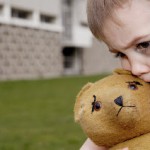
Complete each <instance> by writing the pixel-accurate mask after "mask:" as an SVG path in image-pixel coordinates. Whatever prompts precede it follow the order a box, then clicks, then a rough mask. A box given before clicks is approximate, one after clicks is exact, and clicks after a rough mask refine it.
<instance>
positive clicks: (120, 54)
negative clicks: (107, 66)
mask: <svg viewBox="0 0 150 150" xmlns="http://www.w3.org/2000/svg"><path fill="white" fill-rule="evenodd" d="M115 57H116V58H118V57H120V58H122V57H125V54H123V53H121V52H118V53H116V55H115Z"/></svg>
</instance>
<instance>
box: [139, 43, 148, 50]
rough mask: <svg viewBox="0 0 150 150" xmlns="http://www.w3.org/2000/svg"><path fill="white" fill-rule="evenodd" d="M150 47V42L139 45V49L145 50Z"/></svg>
mask: <svg viewBox="0 0 150 150" xmlns="http://www.w3.org/2000/svg"><path fill="white" fill-rule="evenodd" d="M149 46H150V42H143V43H139V44H137V48H138V49H145V48H148V47H149Z"/></svg>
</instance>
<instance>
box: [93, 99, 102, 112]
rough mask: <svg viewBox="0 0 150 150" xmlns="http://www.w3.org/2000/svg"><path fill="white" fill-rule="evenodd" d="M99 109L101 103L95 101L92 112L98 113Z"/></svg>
mask: <svg viewBox="0 0 150 150" xmlns="http://www.w3.org/2000/svg"><path fill="white" fill-rule="evenodd" d="M100 109H101V103H100V102H99V101H96V102H95V104H94V110H96V111H98V110H100Z"/></svg>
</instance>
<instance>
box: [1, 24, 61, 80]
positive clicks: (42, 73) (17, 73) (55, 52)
mask: <svg viewBox="0 0 150 150" xmlns="http://www.w3.org/2000/svg"><path fill="white" fill-rule="evenodd" d="M62 71H63V65H62V55H61V40H60V33H57V32H50V31H44V30H37V29H30V28H23V27H17V26H11V25H2V24H1V25H0V80H3V79H28V78H29V79H31V78H42V77H44V78H46V77H54V76H60V75H61V74H62Z"/></svg>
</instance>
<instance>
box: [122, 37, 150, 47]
mask: <svg viewBox="0 0 150 150" xmlns="http://www.w3.org/2000/svg"><path fill="white" fill-rule="evenodd" d="M147 36H149V35H144V36H139V37H136V38H134V39H133V40H132V41H130V42H129V43H128V44H127V46H125V47H123V48H122V49H128V48H130V47H131V46H132V45H134V44H137V43H138V41H139V40H141V39H142V38H146V37H147Z"/></svg>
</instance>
